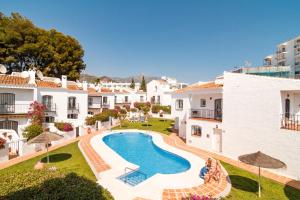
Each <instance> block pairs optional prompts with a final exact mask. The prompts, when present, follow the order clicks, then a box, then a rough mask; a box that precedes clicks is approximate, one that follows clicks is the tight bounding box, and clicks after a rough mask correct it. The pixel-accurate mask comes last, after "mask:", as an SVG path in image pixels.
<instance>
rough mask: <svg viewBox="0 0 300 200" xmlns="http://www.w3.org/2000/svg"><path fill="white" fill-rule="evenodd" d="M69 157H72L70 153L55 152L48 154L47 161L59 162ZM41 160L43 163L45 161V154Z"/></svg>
mask: <svg viewBox="0 0 300 200" xmlns="http://www.w3.org/2000/svg"><path fill="white" fill-rule="evenodd" d="M70 158H72V154H69V153H57V154H52V155H49V162H50V163H56V162H61V161H65V160H69V159H70ZM41 161H42V162H43V163H47V156H45V157H44V158H42V160H41Z"/></svg>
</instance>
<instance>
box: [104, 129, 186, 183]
mask: <svg viewBox="0 0 300 200" xmlns="http://www.w3.org/2000/svg"><path fill="white" fill-rule="evenodd" d="M103 142H104V143H105V144H106V145H108V146H109V147H110V148H111V149H113V150H114V151H115V152H116V153H118V154H119V155H120V156H121V157H123V158H124V159H125V160H127V161H128V162H131V163H133V164H135V165H138V166H139V169H138V170H137V171H133V172H131V173H128V174H125V175H124V176H121V177H119V178H120V179H121V180H123V181H127V182H128V183H129V184H131V185H137V184H138V183H140V182H142V181H144V180H145V179H147V178H150V177H151V176H153V175H155V174H157V173H160V174H176V173H180V172H184V171H186V170H188V169H190V167H191V165H190V162H189V161H187V160H186V159H184V158H182V157H180V156H178V155H176V154H173V153H171V152H168V151H165V150H163V149H161V148H159V147H158V146H156V145H155V144H154V143H153V141H152V136H150V135H147V134H143V133H138V132H130V133H126V132H123V133H114V134H110V135H107V136H105V137H103ZM143 174H145V175H146V176H144V177H141V175H143Z"/></svg>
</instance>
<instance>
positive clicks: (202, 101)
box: [200, 99, 206, 107]
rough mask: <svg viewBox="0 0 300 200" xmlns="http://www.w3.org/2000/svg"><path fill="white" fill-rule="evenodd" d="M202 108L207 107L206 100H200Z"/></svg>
mask: <svg viewBox="0 0 300 200" xmlns="http://www.w3.org/2000/svg"><path fill="white" fill-rule="evenodd" d="M200 107H206V100H205V99H200Z"/></svg>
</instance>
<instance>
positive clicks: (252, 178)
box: [222, 162, 300, 200]
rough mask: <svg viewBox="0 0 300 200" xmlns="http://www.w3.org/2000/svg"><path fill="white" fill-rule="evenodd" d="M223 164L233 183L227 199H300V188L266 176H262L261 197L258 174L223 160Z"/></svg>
mask: <svg viewBox="0 0 300 200" xmlns="http://www.w3.org/2000/svg"><path fill="white" fill-rule="evenodd" d="M222 165H223V166H224V167H225V169H226V170H227V172H228V174H229V177H230V180H231V183H232V188H231V192H230V194H229V196H228V197H226V199H230V200H233V199H266V200H269V199H274V200H275V199H278V200H284V199H287V200H299V199H300V190H297V189H295V188H293V187H290V186H286V185H283V184H280V183H277V182H275V181H272V180H270V179H267V178H264V177H261V186H262V190H261V198H258V196H257V195H258V186H257V180H258V177H257V174H253V173H250V172H247V171H244V170H242V169H240V168H238V167H234V166H232V165H229V164H227V163H224V162H222Z"/></svg>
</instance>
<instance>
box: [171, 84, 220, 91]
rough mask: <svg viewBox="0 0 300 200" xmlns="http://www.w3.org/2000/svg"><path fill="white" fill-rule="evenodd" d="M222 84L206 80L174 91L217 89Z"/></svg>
mask: <svg viewBox="0 0 300 200" xmlns="http://www.w3.org/2000/svg"><path fill="white" fill-rule="evenodd" d="M222 87H223V84H216V83H215V82H214V81H211V82H206V83H196V84H193V85H190V86H187V87H185V88H182V89H179V90H176V91H175V93H184V92H186V91H197V90H204V89H218V88H222Z"/></svg>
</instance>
